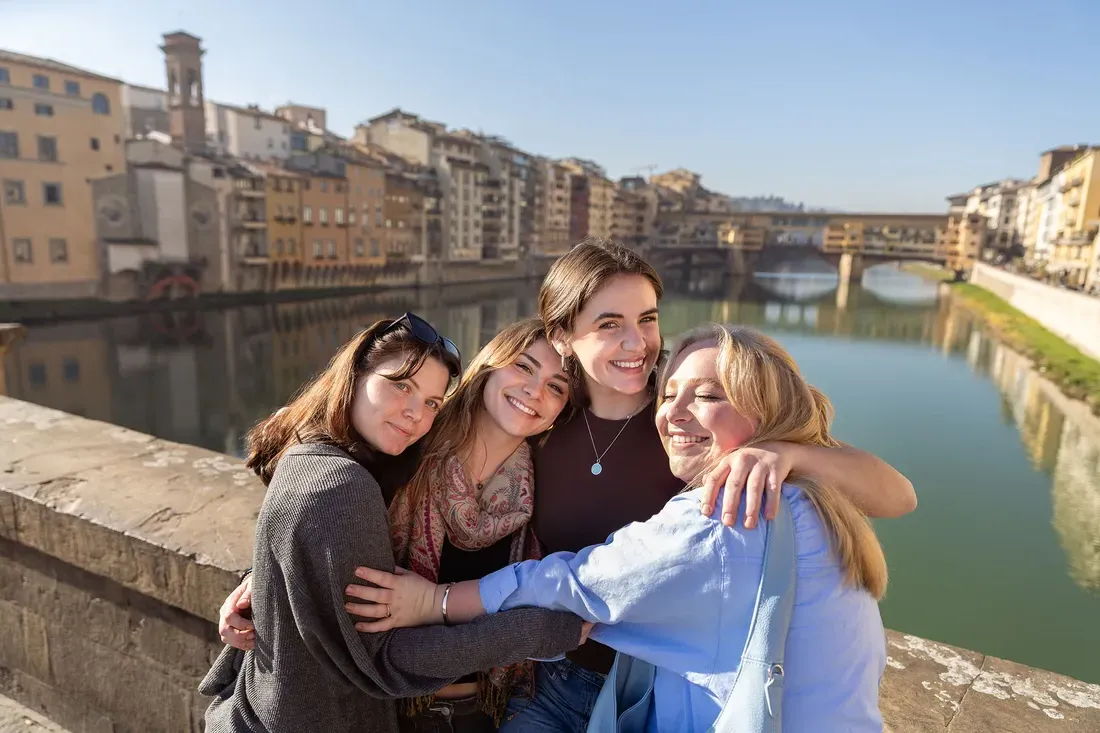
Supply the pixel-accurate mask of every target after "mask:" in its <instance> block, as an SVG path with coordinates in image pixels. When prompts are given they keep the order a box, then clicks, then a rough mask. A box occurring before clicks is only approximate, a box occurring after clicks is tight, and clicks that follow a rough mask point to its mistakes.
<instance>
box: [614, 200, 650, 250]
mask: <svg viewBox="0 0 1100 733" xmlns="http://www.w3.org/2000/svg"><path fill="white" fill-rule="evenodd" d="M614 197H615V198H614V203H613V204H612V206H611V238H612V239H614V240H615V241H617V242H619V243H621V244H624V245H626V246H627V247H632V248H635V249H637V248H640V247H644V246H645V243H646V237H647V235H648V234H649V228H648V227H647V226H646V222H647V221H648V220H649V217H648V215H647V213H648V210H649V204H648V201H647V200H646V197H645V195H644V194H643V193H641V192H639V191H625V190H621V189H617V190H615V193H614Z"/></svg>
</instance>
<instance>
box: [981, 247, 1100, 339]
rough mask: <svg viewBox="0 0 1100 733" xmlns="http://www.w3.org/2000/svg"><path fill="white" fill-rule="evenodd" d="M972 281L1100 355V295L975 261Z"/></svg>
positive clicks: (1049, 328)
mask: <svg viewBox="0 0 1100 733" xmlns="http://www.w3.org/2000/svg"><path fill="white" fill-rule="evenodd" d="M970 283H971V284H973V285H977V286H979V287H982V288H985V289H986V290H988V291H989V292H991V293H993V294H994V295H996V296H998V297H999V298H1001V299H1002V300H1004V301H1005V302H1006V303H1008V304H1009V305H1011V306H1012V307H1013V308H1015V309H1016V310H1018V311H1020V312H1021V313H1023V314H1024V315H1026V316H1029V317H1030V318H1034V319H1035V320H1036V321H1038V322H1039V323H1041V324H1042V325H1043V326H1044V327H1045V328H1047V329H1048V330H1049V331H1051V332H1052V333H1055V334H1057V335H1058V336H1061V337H1062V338H1064V339H1065V340H1066V341H1068V342H1069V343H1071V344H1073V345H1074V346H1076V347H1077V348H1079V349H1080V350H1081V351H1083V352H1084V353H1086V354H1088V355H1089V356H1091V357H1092V358H1094V359H1100V298H1096V297H1092V296H1089V295H1084V294H1082V293H1078V292H1074V291H1072V290H1063V289H1061V288H1056V287H1053V286H1050V285H1047V284H1045V283H1041V282H1037V281H1035V280H1032V279H1031V278H1027V277H1023V276H1021V275H1015V274H1013V273H1010V272H1005V271H1004V270H999V269H997V268H995V267H990V266H989V265H983V264H981V263H976V264H975V265H974V269H973V271H972V272H971V273H970Z"/></svg>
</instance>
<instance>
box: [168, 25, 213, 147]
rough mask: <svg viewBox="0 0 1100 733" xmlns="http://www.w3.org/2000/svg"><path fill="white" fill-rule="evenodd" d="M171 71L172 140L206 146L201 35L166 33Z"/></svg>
mask: <svg viewBox="0 0 1100 733" xmlns="http://www.w3.org/2000/svg"><path fill="white" fill-rule="evenodd" d="M160 50H161V51H163V52H164V65H165V69H166V71H167V73H168V123H169V124H168V129H169V130H170V131H171V133H172V144H173V145H176V146H177V147H180V148H183V149H184V150H187V151H189V152H196V151H201V150H205V149H206V104H205V101H204V97H203V89H202V55H203V54H204V53H205V51H203V49H202V39H200V38H198V37H196V36H193V35H191V34H190V33H185V32H183V31H176V32H175V33H165V34H164V45H162V46H161V47H160Z"/></svg>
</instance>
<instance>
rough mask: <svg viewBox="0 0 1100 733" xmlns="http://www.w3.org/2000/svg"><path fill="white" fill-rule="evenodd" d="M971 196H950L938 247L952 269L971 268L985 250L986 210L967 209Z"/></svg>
mask: <svg viewBox="0 0 1100 733" xmlns="http://www.w3.org/2000/svg"><path fill="white" fill-rule="evenodd" d="M968 198H969V196H968V195H967V194H965V193H964V194H959V195H957V196H949V197H948V199H947V200H948V202H949V204H950V206H949V208H948V211H947V223H946V225H945V226H944V228H943V229H942V231H941V232H940V237H939V241H938V242H937V248H938V249H939V251H940V253H942V254H943V255H944V256H945V257H946V260H945V262H944V266H945V267H946V268H947V269H949V270H969V269H970V268H971V267H973V266H974V262H975V261H976V260H977V259H978V256H979V255H980V254H981V251H982V243H983V242H984V241H985V225H986V218H985V217H984V216H982V214H980V213H978V212H976V211H971V212H967V211H966V202H967V200H968Z"/></svg>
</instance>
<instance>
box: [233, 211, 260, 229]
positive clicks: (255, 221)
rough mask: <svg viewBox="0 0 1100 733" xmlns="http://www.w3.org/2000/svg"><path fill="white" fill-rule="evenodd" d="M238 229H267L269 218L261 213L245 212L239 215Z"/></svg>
mask: <svg viewBox="0 0 1100 733" xmlns="http://www.w3.org/2000/svg"><path fill="white" fill-rule="evenodd" d="M236 227H237V228H238V229H267V220H266V219H264V218H263V217H262V216H260V215H259V214H243V215H240V216H238V217H237V220H236Z"/></svg>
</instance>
